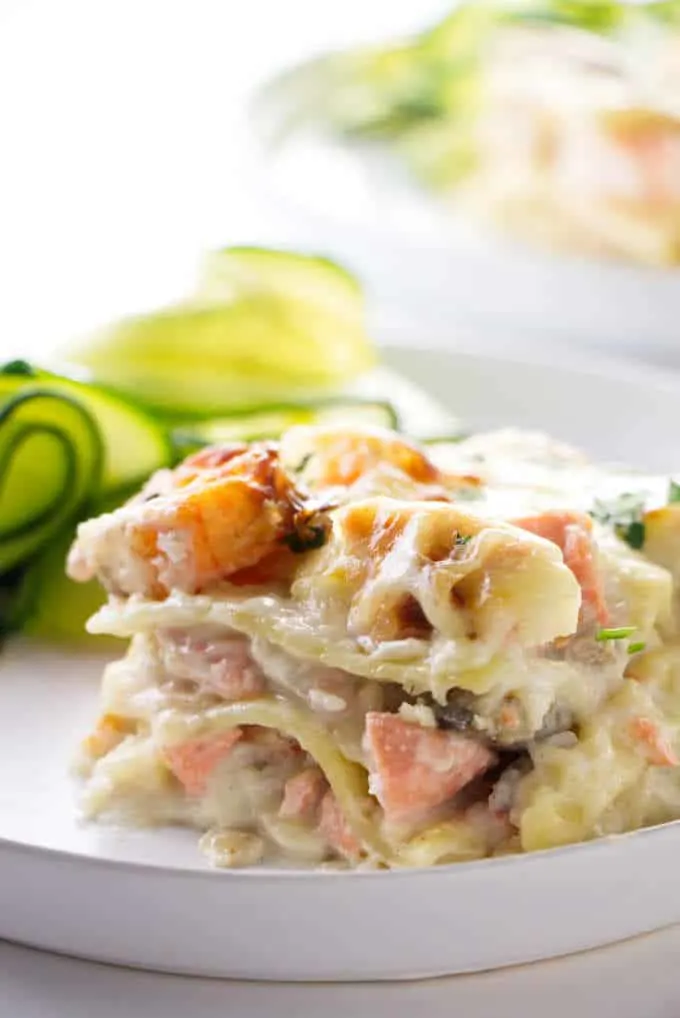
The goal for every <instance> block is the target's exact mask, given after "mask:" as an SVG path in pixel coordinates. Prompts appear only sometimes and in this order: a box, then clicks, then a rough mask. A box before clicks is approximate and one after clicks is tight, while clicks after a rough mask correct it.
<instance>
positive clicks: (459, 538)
mask: <svg viewBox="0 0 680 1018" xmlns="http://www.w3.org/2000/svg"><path fill="white" fill-rule="evenodd" d="M471 540H472V534H456V547H457V548H460V547H461V546H462V545H464V544H467V543H468V542H469V541H471Z"/></svg>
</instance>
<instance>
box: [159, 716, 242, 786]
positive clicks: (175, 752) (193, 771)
mask: <svg viewBox="0 0 680 1018" xmlns="http://www.w3.org/2000/svg"><path fill="white" fill-rule="evenodd" d="M242 734H243V732H242V730H241V729H240V728H231V729H229V731H227V732H220V733H219V735H207V736H200V737H199V738H196V739H188V740H187V741H186V742H180V743H177V744H176V745H174V746H166V747H165V748H164V749H163V756H164V757H165V761H166V763H167V765H168V767H169V768H170V770H171V771H172V773H173V774H174V775H175V777H176V778H178V780H179V781H181V782H182V784H183V785H184V788H185V791H186V793H187V795H203V794H204V793H205V791H206V789H207V786H208V780H209V778H210V775H211V774H212V773H213V771H214V770H215V768H216V767H217V765H218V764H219V763H221V761H222V760H224V759H225V757H227V756H229V754H230V753H231V751H232V749H233V748H234V746H235V745H236V743H237V742H238V741H239V739H240V738H241V736H242Z"/></svg>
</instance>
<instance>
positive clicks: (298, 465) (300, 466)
mask: <svg viewBox="0 0 680 1018" xmlns="http://www.w3.org/2000/svg"><path fill="white" fill-rule="evenodd" d="M313 455H314V454H313V453H311V452H308V453H307V455H306V456H303V457H302V459H301V460H300V462H299V463H296V464H295V466H294V467H293V473H294V474H301V473H302V471H303V470H304V469H305V468H306V466H307V464H308V463H309V461H310V460H311V458H312V456H313Z"/></svg>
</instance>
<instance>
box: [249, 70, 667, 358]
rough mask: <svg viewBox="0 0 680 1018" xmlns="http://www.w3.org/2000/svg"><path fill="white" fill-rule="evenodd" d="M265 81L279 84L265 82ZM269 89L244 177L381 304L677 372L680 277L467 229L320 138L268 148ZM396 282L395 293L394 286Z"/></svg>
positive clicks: (378, 168)
mask: <svg viewBox="0 0 680 1018" xmlns="http://www.w3.org/2000/svg"><path fill="white" fill-rule="evenodd" d="M273 80H274V82H275V80H276V79H273ZM276 100H277V91H276V89H275V87H274V85H272V84H270V85H269V87H268V85H267V83H265V85H264V86H263V87H262V88H261V89H260V90H259V91H256V92H255V94H254V99H253V103H252V106H251V113H252V114H253V115H254V116H253V127H252V130H253V132H254V136H253V140H252V145H251V149H252V151H251V156H250V158H251V161H252V167H253V169H252V174H251V181H256V182H257V183H258V185H259V188H260V189H261V191H262V192H263V194H265V195H267V196H268V197H269V199H270V201H271V203H272V208H273V209H274V210H276V211H279V212H282V213H283V214H284V215H285V216H286V217H287V219H288V222H289V225H290V229H291V231H292V233H293V235H294V236H295V238H296V239H297V241H298V243H300V244H306V245H309V246H311V247H317V248H321V249H323V250H324V251H328V252H329V253H330V254H331V255H333V256H335V257H337V258H340V259H342V260H344V261H345V262H346V263H347V264H348V265H350V266H352V268H353V269H355V270H356V271H357V272H358V273H359V274H360V276H361V278H362V279H363V280H364V281H365V282H366V283H367V284H368V285H369V287H370V289H371V291H372V292H373V293H374V294H375V295H376V297H377V299H378V301H382V302H383V303H388V304H391V305H392V306H394V304H395V302H397V303H398V306H399V307H400V308H401V310H402V312H403V313H404V314H406V313H410V314H411V315H412V316H413V317H414V318H415V319H416V320H417V321H420V322H423V321H427V320H428V319H429V320H430V321H431V322H433V323H434V322H436V321H438V320H439V321H441V320H442V319H443V320H446V321H455V322H457V323H461V324H469V325H473V326H478V327H482V328H485V329H497V330H503V332H507V330H513V331H515V332H517V333H518V334H519V333H522V334H528V335H533V336H535V337H536V338H537V339H540V340H541V341H543V342H549V341H552V342H553V343H558V342H564V343H569V344H570V345H572V344H573V343H579V344H581V345H583V346H588V347H591V346H595V347H600V348H602V349H603V350H605V349H609V350H613V351H617V350H620V351H624V350H626V351H628V352H632V353H638V354H640V355H642V356H644V357H645V358H646V359H649V360H656V361H657V362H664V363H680V339H679V337H678V330H677V326H676V322H677V321H678V320H679V319H680V267H678V268H652V267H648V266H639V265H635V264H632V263H631V264H628V263H626V262H624V261H616V260H614V259H609V258H602V259H596V258H594V257H589V256H580V255H579V254H578V253H574V254H567V253H559V252H550V251H549V250H547V249H541V248H540V247H539V246H533V245H531V244H524V243H521V242H519V241H514V240H512V239H511V238H505V237H503V236H502V235H501V234H500V233H495V232H493V231H492V230H491V229H487V228H484V227H483V226H481V225H480V226H476V225H475V224H474V223H471V222H469V221H467V220H465V219H463V218H462V217H460V216H457V215H456V214H455V212H454V207H453V202H451V201H449V200H447V199H445V198H439V197H437V196H435V195H431V194H429V193H428V192H427V191H426V190H424V188H422V187H420V186H419V185H418V184H417V183H415V182H413V181H412V180H411V179H410V178H409V177H408V175H407V174H406V172H405V171H404V170H403V168H402V167H400V166H399V165H398V164H397V163H396V161H392V160H390V159H388V158H379V157H375V156H372V157H371V158H367V157H366V156H365V155H362V154H359V153H360V150H359V149H357V148H353V147H352V146H350V145H346V144H343V143H341V142H338V141H335V140H332V139H330V138H327V137H324V136H322V135H319V134H313V133H311V132H309V133H303V132H301V133H300V134H299V135H294V136H293V137H292V138H291V139H289V140H288V141H287V142H285V143H284V144H282V145H281V146H280V147H277V148H274V149H271V148H269V147H268V146H267V144H266V142H265V141H263V140H262V139H261V137H260V135H261V134H263V135H265V137H266V131H267V123H268V119H269V113H270V111H269V109H268V104H271V105H273V106H275V104H276ZM395 279H397V280H399V284H398V285H395Z"/></svg>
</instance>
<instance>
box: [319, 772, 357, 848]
mask: <svg viewBox="0 0 680 1018" xmlns="http://www.w3.org/2000/svg"><path fill="white" fill-rule="evenodd" d="M319 831H320V833H321V834H322V835H323V837H324V838H325V839H326V841H327V842H328V844H329V846H330V848H332V849H333V850H334V851H336V852H337V853H338V854H339V855H341V856H343V857H344V858H346V859H357V858H358V857H359V856H360V855H361V843H360V842H359V841H358V839H357V838H356V837H355V835H354V833H353V832H352V829H351V828H350V826H349V824H348V823H347V820H346V818H345V815H344V813H343V812H342V809H341V808H340V803H339V802H338V800H337V799H336V797H335V795H334V793H333V792H332V791H331V790H330V789H329V790H328V791H327V792H326V794H325V795H324V797H323V799H322V800H321V818H320V820H319Z"/></svg>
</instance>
